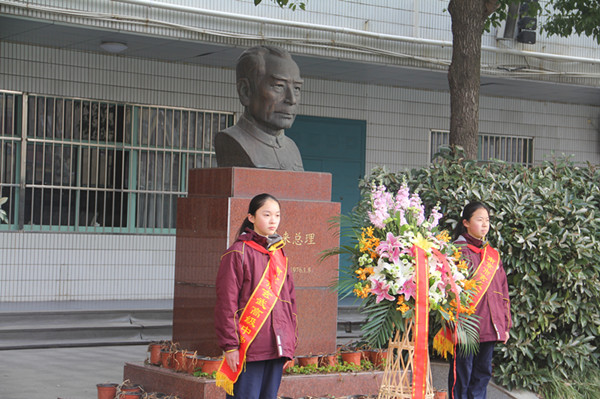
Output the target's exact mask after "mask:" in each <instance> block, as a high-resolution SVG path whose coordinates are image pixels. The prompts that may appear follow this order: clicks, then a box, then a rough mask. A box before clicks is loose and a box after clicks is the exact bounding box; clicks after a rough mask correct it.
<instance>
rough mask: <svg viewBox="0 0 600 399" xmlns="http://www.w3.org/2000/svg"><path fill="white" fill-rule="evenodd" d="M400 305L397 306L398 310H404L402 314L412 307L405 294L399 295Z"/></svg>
mask: <svg viewBox="0 0 600 399" xmlns="http://www.w3.org/2000/svg"><path fill="white" fill-rule="evenodd" d="M398 305H399V306H398V307H396V310H399V311H400V312H402V314H404V313H406V312H408V311H409V310H410V307H409V306H408V305H407V304H406V303H405V302H404V295H400V296H399V297H398Z"/></svg>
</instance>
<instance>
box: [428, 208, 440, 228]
mask: <svg viewBox="0 0 600 399" xmlns="http://www.w3.org/2000/svg"><path fill="white" fill-rule="evenodd" d="M442 216H443V215H442V214H441V213H440V208H439V207H437V206H436V207H435V208H433V209H432V211H431V213H430V214H429V222H430V223H431V228H432V229H433V228H434V227H436V226H437V225H438V223H439V222H440V219H441V218H442Z"/></svg>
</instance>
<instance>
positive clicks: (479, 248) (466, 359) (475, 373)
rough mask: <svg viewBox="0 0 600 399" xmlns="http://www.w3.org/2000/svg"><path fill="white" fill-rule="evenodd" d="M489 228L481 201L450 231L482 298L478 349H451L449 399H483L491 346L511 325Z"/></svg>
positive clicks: (505, 336)
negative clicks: (479, 289) (488, 234)
mask: <svg viewBox="0 0 600 399" xmlns="http://www.w3.org/2000/svg"><path fill="white" fill-rule="evenodd" d="M489 229H490V212H489V209H488V208H487V206H485V205H484V204H482V203H481V202H471V203H470V204H468V205H467V206H465V208H464V209H463V212H462V216H461V219H460V221H459V222H458V223H457V225H456V228H455V230H454V239H455V244H456V246H457V247H459V248H460V251H461V255H462V259H464V260H465V261H466V262H467V265H468V266H469V268H470V270H471V271H477V272H478V273H476V276H475V278H476V279H478V281H479V283H480V284H479V287H480V288H481V292H482V295H480V296H477V298H478V302H477V305H476V310H475V314H476V315H477V316H479V350H478V351H477V353H475V354H474V355H473V354H470V355H465V354H464V353H461V349H459V348H455V351H454V352H455V354H456V362H455V363H454V359H451V362H450V372H449V374H448V392H450V393H451V395H450V397H451V398H453V399H485V398H486V392H487V385H488V383H489V381H490V379H491V378H492V355H493V354H494V345H495V343H496V342H504V343H506V341H507V340H508V337H509V330H510V326H511V324H512V323H511V316H510V300H509V298H508V283H507V280H506V273H505V271H504V268H503V267H502V261H501V260H500V256H499V254H498V252H497V251H496V250H495V249H493V248H492V247H491V246H490V245H489V244H488V243H487V241H486V239H485V237H486V235H487V233H488V231H489ZM478 277H479V278H478ZM457 350H458V351H457ZM457 352H458V353H457ZM454 369H456V374H455V373H454V371H455V370H454ZM453 387H454V389H453Z"/></svg>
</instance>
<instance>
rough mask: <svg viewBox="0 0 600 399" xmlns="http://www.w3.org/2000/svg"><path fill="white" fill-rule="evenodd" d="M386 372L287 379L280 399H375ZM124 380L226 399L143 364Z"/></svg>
mask: <svg viewBox="0 0 600 399" xmlns="http://www.w3.org/2000/svg"><path fill="white" fill-rule="evenodd" d="M382 377H383V371H368V372H360V373H340V374H314V375H284V376H283V379H282V381H281V387H280V388H279V396H287V397H290V398H299V397H303V396H316V397H323V396H327V395H329V397H343V396H350V395H375V394H377V392H378V391H379V386H380V385H381V379H382ZM123 379H124V380H127V379H128V380H130V381H131V382H132V383H134V384H139V385H141V386H142V387H143V388H144V390H145V391H147V392H162V393H167V394H171V395H177V396H179V397H180V398H181V399H224V398H225V393H224V391H223V390H222V389H221V388H217V386H216V385H215V380H212V379H205V378H198V377H194V376H191V375H189V374H184V373H178V372H175V371H173V370H168V369H164V368H162V367H156V366H151V365H145V364H143V363H126V364H125V370H124V372H123Z"/></svg>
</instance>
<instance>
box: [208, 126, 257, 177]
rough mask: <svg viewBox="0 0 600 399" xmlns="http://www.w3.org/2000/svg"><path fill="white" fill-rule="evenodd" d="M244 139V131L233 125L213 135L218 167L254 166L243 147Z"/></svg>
mask: <svg viewBox="0 0 600 399" xmlns="http://www.w3.org/2000/svg"><path fill="white" fill-rule="evenodd" d="M244 139H245V133H244V131H243V130H242V129H240V128H239V127H237V126H235V125H234V126H231V127H228V128H227V129H225V130H222V131H220V132H218V133H217V134H216V135H215V154H216V156H217V165H218V166H219V167H232V166H238V167H253V166H254V164H253V162H252V160H251V159H250V156H249V155H248V153H247V152H246V150H245V146H244V145H243V141H244Z"/></svg>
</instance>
